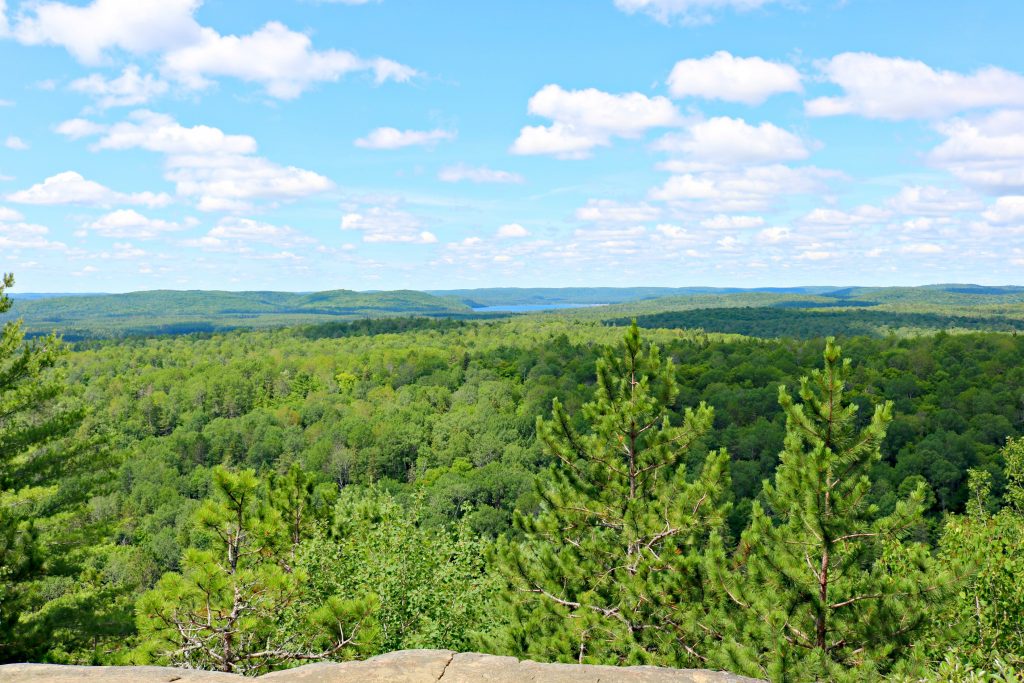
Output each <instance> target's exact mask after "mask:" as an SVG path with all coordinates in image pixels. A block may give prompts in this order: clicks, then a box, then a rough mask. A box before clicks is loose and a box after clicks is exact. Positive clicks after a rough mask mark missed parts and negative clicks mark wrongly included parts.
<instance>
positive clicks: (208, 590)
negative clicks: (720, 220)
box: [0, 281, 1024, 680]
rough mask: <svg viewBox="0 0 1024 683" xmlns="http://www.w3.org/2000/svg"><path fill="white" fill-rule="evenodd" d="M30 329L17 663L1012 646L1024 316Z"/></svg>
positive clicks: (13, 607)
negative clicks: (64, 341) (889, 326)
mask: <svg viewBox="0 0 1024 683" xmlns="http://www.w3.org/2000/svg"><path fill="white" fill-rule="evenodd" d="M9 284H10V282H9V281H8V285H9ZM1014 294H1015V293H1014ZM943 295H945V294H943ZM970 295H971V296H980V295H977V294H973V293H972V294H970ZM850 296H858V297H860V296H861V293H851V294H850ZM4 302H5V303H4V305H3V307H0V309H2V308H4V307H8V306H10V304H11V302H10V301H9V300H6V299H4ZM19 305H20V304H19ZM770 310H774V311H776V312H778V311H789V310H790V309H770ZM0 312H3V311H2V310H0ZM14 312H15V313H16V312H17V311H16V310H15V311H14ZM861 313H863V311H861ZM821 315H822V316H827V315H832V314H831V313H828V314H825V313H823V314H821ZM641 321H642V322H647V321H645V320H644V319H643V318H641ZM698 327H700V326H698ZM755 331H756V330H755ZM775 332H781V333H778V334H777V333H775ZM834 332H840V334H841V332H842V330H838V331H834ZM23 333H24V330H23V329H22V328H20V327H18V326H17V325H16V324H14V323H8V324H7V325H6V326H5V327H4V338H3V344H2V345H0V462H2V463H3V465H4V478H3V481H4V489H3V516H2V518H0V522H2V524H0V530H2V531H3V543H4V545H3V547H2V550H3V554H2V557H0V566H2V568H3V576H4V579H3V591H2V593H0V618H2V620H3V621H2V624H0V639H2V640H0V648H2V649H0V657H2V658H3V659H4V660H5V661H19V660H33V661H44V660H45V661H57V662H78V663H173V664H179V665H189V666H197V667H202V668H211V669H222V670H231V671H237V672H243V673H260V672H262V671H266V670H269V669H273V668H279V667H282V666H290V665H295V664H298V663H303V662H306V661H313V660H317V659H322V658H330V659H345V658H351V657H362V656H367V655H370V654H374V653H379V652H385V651H390V650H395V649H401V648H414V647H439V648H440V647H443V648H452V649H457V650H460V649H461V650H465V649H477V650H484V651H489V652H494V653H497V654H514V655H519V656H529V657H531V658H535V659H540V660H550V661H583V662H588V663H611V664H634V663H653V664H659V665H668V666H684V667H702V668H727V669H730V670H733V671H736V672H738V673H746V674H750V675H754V676H762V677H768V678H770V679H772V680H809V679H814V678H819V679H841V678H844V677H845V678H851V679H858V680H862V679H865V678H870V677H872V676H875V677H887V678H899V677H903V678H904V679H906V680H922V679H932V678H938V679H943V680H951V679H957V678H958V677H959V679H961V680H1016V679H1015V678H1013V676H1014V674H1013V671H1014V670H1015V669H1019V668H1020V667H1022V666H1024V618H1022V616H1021V615H1022V614H1024V611H1022V610H1021V609H1019V607H1020V604H1021V601H1022V599H1024V598H1022V595H1024V592H1022V591H1020V590H1019V589H1018V588H1017V587H1016V585H1015V572H1016V571H1017V568H1018V567H1020V566H1021V562H1022V560H1024V550H1022V549H1021V548H1022V546H1021V543H1020V541H1021V540H1022V538H1024V517H1022V515H1024V442H1022V441H1020V440H1016V439H1018V437H1020V436H1021V433H1022V431H1024V338H1022V337H1020V336H1016V335H1013V334H1005V333H998V332H971V333H964V334H948V333H945V332H938V333H934V334H918V335H916V336H907V337H897V336H893V335H889V336H841V337H840V339H839V340H838V342H836V343H831V342H829V343H826V341H825V339H823V338H822V337H824V336H826V332H825V331H824V330H823V331H822V333H820V334H819V333H818V331H817V328H814V330H813V331H812V332H807V333H805V334H796V333H788V332H786V330H781V331H779V330H771V331H770V333H765V334H764V335H763V336H766V337H776V336H778V337H782V338H780V339H757V338H749V337H741V336H738V335H735V334H720V333H715V332H711V331H704V330H696V331H693V330H684V329H644V330H639V329H637V328H635V327H629V326H628V324H627V325H615V326H612V325H608V324H606V323H604V322H603V319H598V318H594V317H593V316H592V315H591V316H580V317H571V316H525V317H516V318H512V319H501V320H485V321H452V320H430V319H427V320H425V319H418V318H397V319H393V320H377V321H366V322H352V323H331V324H327V325H318V326H305V327H292V328H287V329H274V330H264V331H234V332H224V333H217V334H212V335H207V336H202V337H201V336H162V337H151V338H134V339H125V340H120V341H117V340H112V341H99V340H94V341H87V342H85V341H83V342H81V343H78V344H75V345H74V346H73V347H72V348H71V349H68V350H65V351H63V352H62V351H61V350H60V346H59V344H58V342H57V340H56V339H54V338H39V339H37V340H35V341H30V342H27V343H26V342H24V341H23ZM794 336H798V337H801V338H799V339H795V338H793V337H794ZM803 337H811V338H803ZM840 346H841V350H840ZM844 359H846V360H844ZM847 361H848V363H847ZM801 378H807V379H806V380H805V381H803V382H802V381H801ZM780 387H782V389H781V390H780ZM538 418H540V420H539V421H538ZM1008 439H1009V441H1008ZM794 548H801V549H806V551H795V550H793V549H794ZM811 558H813V560H814V561H813V562H810V559H811ZM826 567H832V572H833V573H832V574H831V576H832V578H831V579H830V578H829V573H828V571H826V570H825V568H826ZM823 586H825V588H823ZM981 672H987V673H981ZM1000 677H1001V678H1000Z"/></svg>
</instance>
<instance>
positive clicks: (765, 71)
mask: <svg viewBox="0 0 1024 683" xmlns="http://www.w3.org/2000/svg"><path fill="white" fill-rule="evenodd" d="M668 90H669V92H670V93H671V94H672V96H673V97H703V98H705V99H709V100H725V101H726V102H742V103H743V104H761V103H762V102H764V101H765V100H766V99H768V98H769V97H771V96H772V95H777V94H779V93H786V92H797V93H798V92H802V91H803V87H802V86H801V85H800V72H799V71H797V70H796V69H795V68H794V67H792V66H790V65H789V64H780V63H778V62H769V61H766V60H764V59H761V58H760V57H734V56H733V55H731V54H729V53H728V52H725V51H724V50H720V51H718V52H716V53H715V54H713V55H711V56H710V57H705V58H703V59H684V60H681V61H679V62H676V65H675V66H674V67H673V68H672V73H670V74H669V77H668Z"/></svg>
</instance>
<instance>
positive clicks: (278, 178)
mask: <svg viewBox="0 0 1024 683" xmlns="http://www.w3.org/2000/svg"><path fill="white" fill-rule="evenodd" d="M166 177H167V179H168V180H170V181H172V182H174V183H175V185H176V187H177V192H178V194H179V195H181V196H184V197H194V198H197V200H198V203H197V205H196V206H197V208H199V210H201V211H239V210H245V209H247V208H248V207H249V206H250V202H251V201H252V200H256V199H297V198H299V197H307V196H309V195H312V194H317V193H320V192H325V191H327V190H329V189H331V188H332V187H334V183H332V182H331V181H330V180H329V179H327V178H325V177H324V176H322V175H320V174H318V173H315V172H313V171H308V170H306V169H302V168H297V167H295V166H279V165H277V164H275V163H273V162H271V161H268V160H266V159H264V158H262V157H255V156H243V155H225V156H216V157H210V156H198V155H188V156H173V157H170V158H169V159H168V160H167V175H166Z"/></svg>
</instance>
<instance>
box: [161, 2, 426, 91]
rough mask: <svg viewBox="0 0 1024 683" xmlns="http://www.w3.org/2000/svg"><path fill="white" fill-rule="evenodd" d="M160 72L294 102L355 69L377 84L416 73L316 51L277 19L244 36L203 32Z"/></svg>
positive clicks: (193, 83) (193, 82) (169, 58)
mask: <svg viewBox="0 0 1024 683" xmlns="http://www.w3.org/2000/svg"><path fill="white" fill-rule="evenodd" d="M161 70H162V72H163V73H164V75H165V76H166V77H168V78H171V79H173V80H176V81H179V82H181V83H183V84H185V85H186V86H188V87H191V88H197V89H198V88H204V87H207V86H208V85H209V84H210V80H209V77H210V76H230V77H234V78H238V79H241V80H243V81H248V82H254V83H259V84H260V85H262V86H263V87H264V88H265V89H266V91H267V94H268V95H270V96H271V97H276V98H279V99H294V98H296V97H298V96H299V95H301V94H302V93H303V91H305V90H307V89H309V88H310V87H311V86H312V85H313V84H315V83H318V82H336V81H338V80H339V79H340V78H341V77H342V76H345V75H346V74H349V73H353V72H358V71H368V72H371V73H373V74H374V80H375V81H376V82H377V83H383V82H385V81H388V80H393V81H398V82H405V81H408V80H410V79H411V78H413V77H414V76H415V75H416V73H417V72H416V70H415V69H413V68H412V67H408V66H405V65H403V64H399V63H397V62H394V61H391V60H388V59H380V58H378V59H369V60H367V59H362V58H360V57H358V56H356V55H355V54H353V53H351V52H348V51H345V50H324V51H317V50H315V49H314V48H313V43H312V41H311V40H310V38H309V36H307V35H306V34H304V33H298V32H296V31H292V30H291V29H289V28H288V27H287V26H285V25H283V24H281V23H278V22H275V21H272V22H269V23H267V24H266V25H265V26H263V27H262V28H260V29H259V30H257V31H255V32H254V33H251V34H249V35H245V36H234V35H228V36H225V35H221V34H219V33H217V32H216V31H214V30H213V29H210V28H203V29H202V31H201V32H200V35H199V38H198V40H196V41H195V42H194V43H192V44H190V45H187V46H183V47H180V48H178V49H175V50H173V51H171V52H168V53H167V54H166V55H165V56H164V59H163V63H162V66H161Z"/></svg>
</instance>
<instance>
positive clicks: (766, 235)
mask: <svg viewBox="0 0 1024 683" xmlns="http://www.w3.org/2000/svg"><path fill="white" fill-rule="evenodd" d="M754 239H755V240H756V241H758V242H761V243H762V244H782V243H783V242H789V241H790V240H792V239H793V231H792V230H790V229H789V228H786V227H782V226H773V227H771V228H765V229H764V230H761V231H760V232H758V233H757V236H756V237H755V238H754Z"/></svg>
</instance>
